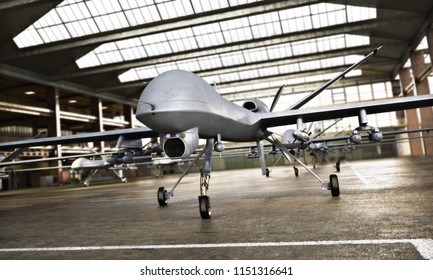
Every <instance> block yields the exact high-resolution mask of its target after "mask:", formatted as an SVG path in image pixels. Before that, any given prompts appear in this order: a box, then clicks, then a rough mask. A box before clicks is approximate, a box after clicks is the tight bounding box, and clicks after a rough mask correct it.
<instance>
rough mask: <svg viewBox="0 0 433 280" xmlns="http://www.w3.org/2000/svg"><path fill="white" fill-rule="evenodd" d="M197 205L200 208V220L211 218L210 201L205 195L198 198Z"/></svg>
mask: <svg viewBox="0 0 433 280" xmlns="http://www.w3.org/2000/svg"><path fill="white" fill-rule="evenodd" d="M198 204H199V208H200V216H201V218H202V219H210V217H211V214H212V212H211V208H210V199H209V196H207V195H201V196H199V197H198Z"/></svg>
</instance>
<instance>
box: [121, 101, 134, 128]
mask: <svg viewBox="0 0 433 280" xmlns="http://www.w3.org/2000/svg"><path fill="white" fill-rule="evenodd" d="M123 116H124V118H125V121H127V122H129V125H128V127H130V128H132V127H134V125H133V123H132V121H133V119H134V110H133V108H132V106H131V105H126V104H125V105H123Z"/></svg>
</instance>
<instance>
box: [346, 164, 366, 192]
mask: <svg viewBox="0 0 433 280" xmlns="http://www.w3.org/2000/svg"><path fill="white" fill-rule="evenodd" d="M349 167H350V169H351V170H352V171H353V173H355V175H356V177H358V179H359V180H360V181H361V182H362V183H363V184H364V185H365V186H366V187H369V186H370V182H369V181H368V180H367V178H365V177H364V175H362V174H361V173H359V172H358V171H356V170H355V168H353V166H352V165H351V164H349Z"/></svg>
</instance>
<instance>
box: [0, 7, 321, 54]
mask: <svg viewBox="0 0 433 280" xmlns="http://www.w3.org/2000/svg"><path fill="white" fill-rule="evenodd" d="M319 2H321V1H318V0H317V1H316V0H297V1H270V0H266V1H258V2H254V3H249V4H245V5H239V6H234V7H229V8H224V9H219V10H213V11H210V12H204V13H201V14H194V15H189V16H184V17H178V18H174V19H169V20H165V21H159V22H154V23H149V24H143V25H137V26H133V27H128V28H123V29H117V30H112V31H108V32H102V33H98V34H93V35H89V36H83V37H79V38H75V39H69V40H64V41H59V42H54V43H49V44H44V45H41V46H36V47H28V48H26V49H23V50H21V51H19V52H18V53H14V54H10V55H6V56H0V59H1V60H6V59H14V58H20V57H25V56H30V55H38V54H43V53H50V52H56V51H62V50H71V49H74V48H82V47H89V46H95V47H96V46H98V45H100V44H103V43H108V42H112V41H117V40H124V39H129V38H134V37H140V36H144V35H150V34H155V33H160V32H166V31H171V30H176V29H182V28H187V27H193V26H198V25H203V24H208V23H213V22H219V21H222V20H229V19H235V18H241V17H245V16H251V15H257V14H261V13H267V12H271V11H278V10H282V9H288V8H294V7H299V6H304V5H311V4H315V3H319Z"/></svg>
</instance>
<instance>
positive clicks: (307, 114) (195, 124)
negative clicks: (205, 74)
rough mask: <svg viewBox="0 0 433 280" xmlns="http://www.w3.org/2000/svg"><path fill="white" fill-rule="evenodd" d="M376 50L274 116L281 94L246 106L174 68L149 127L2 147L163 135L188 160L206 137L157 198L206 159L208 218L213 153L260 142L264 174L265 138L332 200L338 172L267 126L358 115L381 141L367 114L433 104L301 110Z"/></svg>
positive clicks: (141, 113) (147, 110) (147, 98)
mask: <svg viewBox="0 0 433 280" xmlns="http://www.w3.org/2000/svg"><path fill="white" fill-rule="evenodd" d="M376 52H377V50H375V51H374V52H372V53H370V54H368V55H367V56H366V57H365V58H364V59H362V60H361V61H360V62H358V63H355V64H354V65H352V66H351V67H349V68H348V69H347V70H346V71H344V72H343V73H341V74H340V75H338V76H337V77H335V78H334V79H332V80H330V81H329V82H328V83H326V84H325V85H323V86H322V87H320V88H319V89H317V90H316V91H314V92H312V93H311V94H309V95H307V96H306V97H305V98H304V99H302V100H301V101H299V102H297V103H296V104H294V105H292V106H291V107H290V108H288V109H287V110H285V111H282V112H272V110H271V109H273V108H274V106H275V103H276V101H277V100H278V98H279V96H280V95H281V90H279V92H278V93H277V94H276V96H275V98H274V102H273V105H272V106H271V109H269V108H268V107H267V106H266V105H265V104H264V103H263V102H262V101H260V100H257V99H253V100H247V101H246V102H245V103H244V104H243V106H239V105H237V104H234V103H232V102H230V101H229V100H227V99H225V98H223V97H222V96H221V95H220V94H219V93H218V92H217V91H216V90H215V88H214V87H212V86H211V85H209V84H208V83H207V82H206V81H205V80H203V79H202V78H200V77H199V76H197V75H195V74H193V73H191V72H187V71H183V70H172V71H168V72H165V73H162V74H160V75H159V76H157V77H155V78H154V79H153V80H152V81H151V82H150V83H149V84H148V85H147V86H146V88H145V89H144V91H143V92H142V94H141V97H140V99H139V101H138V106H137V112H136V118H137V119H138V120H139V121H140V122H142V123H143V124H144V125H145V126H147V127H144V128H133V129H123V130H115V131H105V132H94V133H87V134H79V135H70V136H61V137H48V138H42V139H33V140H22V141H13V142H8V143H0V149H12V148H19V147H29V146H39V145H53V144H67V143H77V142H89V141H104V140H115V139H117V138H118V137H122V138H123V139H129V140H131V141H132V142H134V141H133V140H134V139H139V138H147V137H156V136H160V139H161V141H160V142H161V146H162V149H163V151H164V152H165V154H166V155H167V156H169V157H170V158H186V157H188V156H190V155H191V154H193V153H194V152H195V151H196V149H197V148H198V145H199V139H205V140H206V146H205V148H204V149H203V150H202V151H200V153H199V154H198V155H197V156H196V158H195V159H194V160H193V161H192V163H191V164H190V165H189V167H188V168H187V169H186V170H185V172H184V173H183V174H182V175H181V177H180V178H179V180H178V181H177V182H176V183H175V184H174V186H173V187H172V188H171V189H170V190H166V188H164V187H161V188H159V189H158V192H157V199H158V203H159V204H160V205H161V206H165V205H167V202H168V200H169V198H171V197H173V193H174V190H175V188H176V187H177V186H178V185H179V183H180V181H181V180H182V178H183V177H184V176H185V175H186V174H187V172H188V171H189V169H190V168H192V166H193V165H194V164H195V163H196V162H197V161H198V160H199V158H201V157H202V156H203V155H204V164H203V167H202V169H201V172H200V195H199V210H200V215H201V217H202V218H203V219H209V218H210V217H211V207H210V200H209V196H208V189H209V181H210V175H211V165H212V152H213V150H214V149H215V151H217V152H222V151H223V150H224V145H223V143H222V141H235V142H251V141H255V142H256V143H257V146H258V150H259V158H260V163H261V169H262V174H263V175H266V172H267V171H266V166H265V160H264V158H265V157H264V151H263V150H264V149H263V140H266V141H268V142H270V143H271V144H273V145H275V146H276V147H277V148H279V149H280V150H281V151H282V152H283V153H284V154H286V155H287V156H288V157H290V158H291V159H292V160H294V161H296V162H298V163H299V164H300V165H302V166H303V167H304V168H306V170H307V171H309V172H310V173H311V174H312V175H313V176H314V177H315V178H316V179H317V180H318V181H319V182H320V184H321V187H323V188H324V189H327V190H330V191H331V194H332V196H339V194H340V188H339V183H338V177H337V175H336V174H331V175H330V176H329V181H328V180H327V181H326V182H325V181H324V180H322V179H321V178H319V176H317V175H316V174H315V173H314V172H313V171H312V170H310V169H309V168H308V167H307V166H306V165H304V164H303V163H302V162H301V161H300V160H299V159H298V158H297V157H295V156H294V155H292V154H291V153H290V152H289V151H288V149H287V148H286V147H285V146H284V145H283V144H282V143H281V142H280V141H279V140H278V139H276V138H275V137H274V136H273V134H272V132H270V131H269V130H268V128H271V127H277V126H282V125H290V124H301V123H304V122H313V121H320V120H327V119H337V118H343V117H351V116H358V118H359V128H358V129H357V131H367V132H369V133H370V134H371V137H372V139H376V140H380V139H381V138H382V137H383V136H382V134H381V132H380V131H379V130H377V129H374V128H372V127H371V126H369V125H368V121H367V114H376V113H381V112H388V111H397V110H406V109H413V108H420V107H428V106H433V95H430V94H429V95H425V96H415V97H402V98H393V99H386V100H376V101H370V102H359V103H353V104H343V105H335V106H327V107H320V108H308V109H301V107H302V106H303V105H305V104H306V103H307V102H308V101H309V100H311V99H312V98H314V97H315V96H316V95H318V94H319V93H320V92H322V91H323V90H325V89H326V88H328V87H329V86H330V85H332V84H333V83H335V82H336V81H338V80H340V79H341V78H343V77H344V76H345V75H346V74H347V73H348V72H349V71H351V70H352V69H354V68H356V67H357V66H359V65H360V64H362V63H363V62H365V61H366V60H367V59H368V58H370V57H371V56H373V55H374V54H375V53H376Z"/></svg>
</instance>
